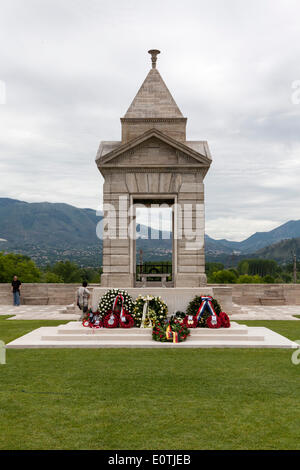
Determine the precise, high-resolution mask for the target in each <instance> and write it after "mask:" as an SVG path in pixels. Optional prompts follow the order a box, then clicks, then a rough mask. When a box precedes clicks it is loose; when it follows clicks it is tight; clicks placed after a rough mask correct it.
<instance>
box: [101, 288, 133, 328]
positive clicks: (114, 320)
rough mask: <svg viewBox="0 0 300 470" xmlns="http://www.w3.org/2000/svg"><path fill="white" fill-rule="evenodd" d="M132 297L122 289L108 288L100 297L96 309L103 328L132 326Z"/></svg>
mask: <svg viewBox="0 0 300 470" xmlns="http://www.w3.org/2000/svg"><path fill="white" fill-rule="evenodd" d="M133 306H134V304H133V300H132V297H131V296H130V295H129V294H128V292H126V291H125V290H123V289H110V290H108V291H107V292H106V293H105V294H104V295H103V296H102V297H101V299H100V302H99V306H98V311H99V315H100V317H101V320H102V323H103V326H104V328H117V327H120V328H131V327H133V326H134V319H133V317H132V312H133Z"/></svg>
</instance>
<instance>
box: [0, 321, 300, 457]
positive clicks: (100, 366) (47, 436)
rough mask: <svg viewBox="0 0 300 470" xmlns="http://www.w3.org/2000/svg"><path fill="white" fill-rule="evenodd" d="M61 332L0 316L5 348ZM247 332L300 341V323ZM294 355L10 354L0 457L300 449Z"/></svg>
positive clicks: (0, 373) (2, 375) (1, 370)
mask: <svg viewBox="0 0 300 470" xmlns="http://www.w3.org/2000/svg"><path fill="white" fill-rule="evenodd" d="M61 323H62V322H61V321H57V322H54V321H35V320H34V321H32V320H9V321H7V320H6V318H5V317H0V339H3V340H4V341H5V342H9V341H11V340H12V339H14V338H16V337H18V336H21V335H23V334H25V333H27V332H28V331H30V330H32V329H35V328H37V327H39V326H47V325H48V326H49V325H55V324H61ZM240 323H247V324H248V325H250V326H252V325H253V326H256V325H260V326H267V327H269V328H271V329H273V330H275V331H277V332H278V333H280V334H283V335H285V336H287V337H289V338H290V339H294V340H296V339H300V322H299V321H259V322H258V321H247V322H240ZM291 354H292V351H291V350H280V349H265V350H263V349H261V350H260V349H248V350H247V349H215V350H214V349H188V350H174V349H167V350H149V349H111V350H109V349H90V350H89V349H52V350H51V349H39V350H37V349H35V350H34V349H32V350H29V349H27V350H8V351H7V364H6V365H0V449H300V406H299V399H300V365H299V366H295V365H293V364H292V362H291Z"/></svg>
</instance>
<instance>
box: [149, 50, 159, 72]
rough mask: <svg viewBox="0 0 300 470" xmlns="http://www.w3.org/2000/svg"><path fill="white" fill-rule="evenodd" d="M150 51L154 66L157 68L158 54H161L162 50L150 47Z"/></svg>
mask: <svg viewBox="0 0 300 470" xmlns="http://www.w3.org/2000/svg"><path fill="white" fill-rule="evenodd" d="M148 53H149V54H151V61H152V68H153V69H156V61H157V56H158V54H160V51H159V50H158V49H150V51H148Z"/></svg>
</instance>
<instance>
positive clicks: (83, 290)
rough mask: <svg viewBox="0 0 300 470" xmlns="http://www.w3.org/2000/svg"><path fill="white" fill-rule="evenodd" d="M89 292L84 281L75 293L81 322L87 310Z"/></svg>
mask: <svg viewBox="0 0 300 470" xmlns="http://www.w3.org/2000/svg"><path fill="white" fill-rule="evenodd" d="M90 295H91V293H90V291H89V290H88V289H87V282H86V281H84V282H83V283H82V286H81V287H79V288H78V291H77V305H78V307H79V308H80V310H82V314H81V317H80V319H81V320H83V318H84V317H85V314H86V313H87V311H88V308H89V298H90Z"/></svg>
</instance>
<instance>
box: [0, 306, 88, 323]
mask: <svg viewBox="0 0 300 470" xmlns="http://www.w3.org/2000/svg"><path fill="white" fill-rule="evenodd" d="M64 308H65V305H20V306H19V307H13V306H12V305H0V315H14V316H13V317H12V318H9V320H78V319H79V315H76V314H74V313H62V310H63V309H64Z"/></svg>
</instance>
